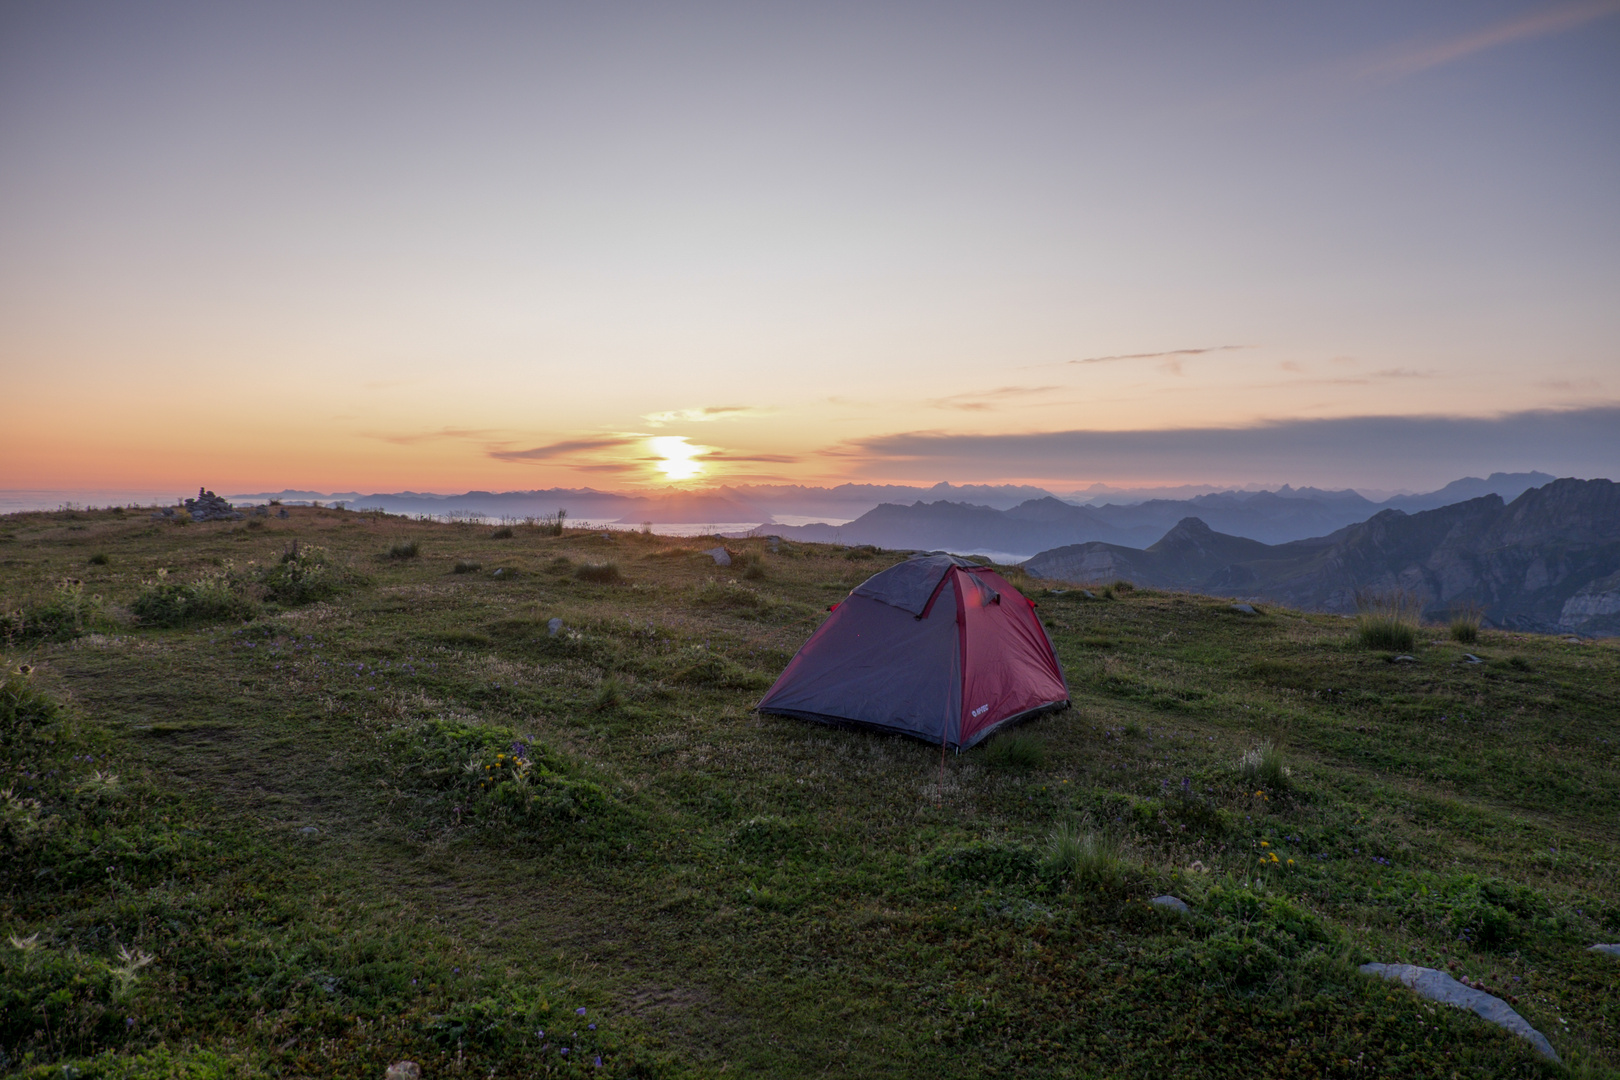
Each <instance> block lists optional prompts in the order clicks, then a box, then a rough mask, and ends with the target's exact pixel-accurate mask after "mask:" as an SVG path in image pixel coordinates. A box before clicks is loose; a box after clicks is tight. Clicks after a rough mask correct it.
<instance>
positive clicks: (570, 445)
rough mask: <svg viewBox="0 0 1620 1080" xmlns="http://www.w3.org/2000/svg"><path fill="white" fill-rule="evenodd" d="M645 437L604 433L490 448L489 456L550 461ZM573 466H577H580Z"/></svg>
mask: <svg viewBox="0 0 1620 1080" xmlns="http://www.w3.org/2000/svg"><path fill="white" fill-rule="evenodd" d="M645 437H646V436H643V435H604V436H601V437H598V438H592V439H565V440H564V441H562V442H555V443H550V444H548V445H546V446H535V447H531V448H530V449H528V450H491V451H489V456H490V457H492V458H495V459H496V460H497V461H550V460H552V459H553V458H558V457H566V456H568V455H570V454H583V453H590V452H591V451H594V450H614V449H617V448H619V447H622V446H634V445H635V444H636V443H638V442H640V441H641V440H642V439H643V438H645ZM575 467H576V468H579V467H580V466H575Z"/></svg>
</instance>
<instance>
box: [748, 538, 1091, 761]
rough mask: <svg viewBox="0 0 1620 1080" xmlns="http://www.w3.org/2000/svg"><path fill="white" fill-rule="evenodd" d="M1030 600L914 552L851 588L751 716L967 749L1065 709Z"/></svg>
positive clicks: (988, 575)
mask: <svg viewBox="0 0 1620 1080" xmlns="http://www.w3.org/2000/svg"><path fill="white" fill-rule="evenodd" d="M1068 704H1069V686H1068V683H1067V682H1066V681H1065V680H1064V678H1063V670H1062V668H1061V667H1060V666H1059V665H1058V658H1057V652H1056V650H1055V649H1053V647H1052V639H1051V638H1050V637H1048V636H1047V633H1046V628H1045V627H1043V626H1042V625H1041V621H1040V619H1039V618H1037V617H1036V615H1035V605H1034V602H1033V601H1031V600H1029V599H1027V598H1025V597H1024V596H1022V595H1021V594H1020V593H1019V592H1018V590H1017V589H1015V588H1013V587H1012V586H1011V585H1009V584H1008V583H1007V581H1006V579H1004V578H1003V577H1001V575H999V574H997V573H996V572H995V571H994V570H992V569H990V568H989V567H986V566H980V565H978V564H977V563H973V562H969V561H968V560H966V559H960V558H957V557H956V556H954V555H940V554H931V555H919V556H913V557H912V558H910V559H908V560H906V561H905V562H903V563H899V564H897V565H895V566H891V567H890V568H889V569H887V570H884V571H883V572H882V573H879V574H874V575H873V576H872V577H870V578H868V579H867V580H865V581H863V582H862V583H861V584H859V585H857V586H856V587H855V588H854V590H853V591H851V592H850V594H849V596H848V597H847V598H845V599H844V601H843V602H842V603H839V604H835V605H834V606H833V612H832V615H831V616H829V617H828V619H827V621H826V622H824V623H822V624H821V627H820V628H819V629H817V630H816V632H815V633H814V634H812V635H811V636H810V639H809V640H808V641H806V642H805V643H804V645H803V646H802V647H800V649H799V651H798V653H797V655H795V656H794V657H793V660H792V661H791V662H790V663H789V664H788V666H787V667H786V669H784V670H783V672H782V674H781V676H780V677H779V678H778V679H777V680H776V684H775V685H774V686H772V687H771V688H770V690H769V691H768V692H767V693H766V694H765V696H764V698H762V699H761V700H760V703H759V706H758V708H759V711H760V712H762V713H770V714H773V715H777V716H793V717H798V718H800V719H803V720H815V721H819V722H822V723H831V724H854V725H861V726H867V727H873V728H880V729H882V730H885V731H894V732H899V733H902V734H906V735H914V736H916V737H917V738H919V739H924V740H926V741H928V742H931V743H936V744H939V745H942V746H952V747H955V748H957V749H966V748H967V747H970V746H973V745H974V744H976V743H978V742H981V741H982V740H984V739H985V738H986V737H988V736H989V735H990V734H991V733H992V732H993V731H995V730H996V729H997V728H998V727H1000V726H1001V725H1003V724H1006V723H1008V722H1010V721H1015V720H1019V719H1022V718H1024V717H1028V716H1031V715H1034V714H1036V713H1040V712H1046V711H1050V710H1056V709H1062V708H1066V707H1067V706H1068Z"/></svg>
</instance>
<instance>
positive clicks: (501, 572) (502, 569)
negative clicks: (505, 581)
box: [490, 566, 506, 577]
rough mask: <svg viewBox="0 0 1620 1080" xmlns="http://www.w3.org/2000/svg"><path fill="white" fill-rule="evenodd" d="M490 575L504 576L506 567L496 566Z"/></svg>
mask: <svg viewBox="0 0 1620 1080" xmlns="http://www.w3.org/2000/svg"><path fill="white" fill-rule="evenodd" d="M490 576H491V577H505V576H506V567H504V566H498V567H496V568H495V573H493V574H491V575H490Z"/></svg>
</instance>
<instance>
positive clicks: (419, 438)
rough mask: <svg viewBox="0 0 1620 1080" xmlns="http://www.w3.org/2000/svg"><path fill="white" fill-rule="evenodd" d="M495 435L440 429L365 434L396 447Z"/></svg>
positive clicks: (483, 430) (475, 430) (484, 430)
mask: <svg viewBox="0 0 1620 1080" xmlns="http://www.w3.org/2000/svg"><path fill="white" fill-rule="evenodd" d="M495 434H496V431H495V429H494V428H440V429H439V430H438V431H420V432H414V433H404V434H394V435H385V434H382V433H380V432H369V431H368V432H366V433H365V437H366V438H368V439H379V440H381V441H382V442H387V443H393V444H394V445H395V446H412V445H415V444H416V443H422V442H433V441H436V440H438V439H488V438H491V437H492V436H494V435H495Z"/></svg>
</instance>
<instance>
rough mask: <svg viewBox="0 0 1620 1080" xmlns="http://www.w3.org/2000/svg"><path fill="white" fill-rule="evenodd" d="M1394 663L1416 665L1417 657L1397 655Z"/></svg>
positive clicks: (1404, 654)
mask: <svg viewBox="0 0 1620 1080" xmlns="http://www.w3.org/2000/svg"><path fill="white" fill-rule="evenodd" d="M1395 663H1397V664H1415V663H1417V657H1415V656H1411V655H1409V654H1407V653H1401V655H1399V656H1397V657H1396V658H1395Z"/></svg>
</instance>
